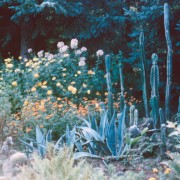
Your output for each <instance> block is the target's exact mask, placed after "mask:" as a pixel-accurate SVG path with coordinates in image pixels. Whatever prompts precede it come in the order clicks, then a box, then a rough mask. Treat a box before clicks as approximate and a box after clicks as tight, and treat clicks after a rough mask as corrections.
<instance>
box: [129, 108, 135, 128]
mask: <svg viewBox="0 0 180 180" xmlns="http://www.w3.org/2000/svg"><path fill="white" fill-rule="evenodd" d="M134 110H135V106H134V105H131V107H130V110H129V111H130V126H132V125H133V124H134Z"/></svg>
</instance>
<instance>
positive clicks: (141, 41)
mask: <svg viewBox="0 0 180 180" xmlns="http://www.w3.org/2000/svg"><path fill="white" fill-rule="evenodd" d="M139 44H140V59H141V78H142V81H143V82H142V89H143V101H144V109H145V114H146V118H148V117H149V108H148V100H147V97H148V94H147V83H146V79H147V71H146V69H147V68H146V61H145V53H144V33H143V32H141V33H140V37H139Z"/></svg>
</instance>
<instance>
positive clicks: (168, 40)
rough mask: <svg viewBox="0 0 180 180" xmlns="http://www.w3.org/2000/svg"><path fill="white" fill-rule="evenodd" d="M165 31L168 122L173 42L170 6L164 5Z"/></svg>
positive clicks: (167, 117) (166, 111)
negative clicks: (170, 26) (170, 27)
mask: <svg viewBox="0 0 180 180" xmlns="http://www.w3.org/2000/svg"><path fill="white" fill-rule="evenodd" d="M164 29H165V36H166V43H167V49H168V53H167V68H166V69H167V80H166V97H165V115H166V121H167V120H169V118H170V99H171V83H172V42H171V37H170V30H169V6H168V4H167V3H165V4H164Z"/></svg>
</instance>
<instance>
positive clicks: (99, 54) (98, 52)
mask: <svg viewBox="0 0 180 180" xmlns="http://www.w3.org/2000/svg"><path fill="white" fill-rule="evenodd" d="M103 54H104V52H103V50H102V49H100V50H98V51H97V52H96V56H98V57H99V56H103Z"/></svg>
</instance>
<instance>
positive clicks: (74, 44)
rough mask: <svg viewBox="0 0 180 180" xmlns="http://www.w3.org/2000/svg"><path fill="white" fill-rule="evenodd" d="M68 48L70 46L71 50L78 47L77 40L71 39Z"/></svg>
mask: <svg viewBox="0 0 180 180" xmlns="http://www.w3.org/2000/svg"><path fill="white" fill-rule="evenodd" d="M70 46H71V49H76V48H77V47H78V40H77V39H72V40H71V45H70Z"/></svg>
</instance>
